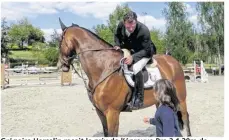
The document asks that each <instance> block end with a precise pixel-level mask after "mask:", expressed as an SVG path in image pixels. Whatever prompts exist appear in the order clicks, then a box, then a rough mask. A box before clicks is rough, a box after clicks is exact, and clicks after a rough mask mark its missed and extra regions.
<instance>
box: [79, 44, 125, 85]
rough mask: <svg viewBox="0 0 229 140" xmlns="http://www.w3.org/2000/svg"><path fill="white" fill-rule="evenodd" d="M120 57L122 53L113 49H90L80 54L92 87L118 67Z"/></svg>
mask: <svg viewBox="0 0 229 140" xmlns="http://www.w3.org/2000/svg"><path fill="white" fill-rule="evenodd" d="M91 49H92V48H91ZM120 59H121V54H120V53H119V52H116V51H112V50H101V51H89V52H85V53H83V54H81V55H80V61H81V65H82V67H83V69H84V71H85V73H86V75H87V77H88V79H89V83H90V84H92V85H91V86H92V87H93V86H95V85H96V84H97V82H98V81H100V80H101V78H103V77H106V76H107V75H108V74H109V73H111V72H112V71H114V70H115V69H117V68H118V67H119V61H120Z"/></svg>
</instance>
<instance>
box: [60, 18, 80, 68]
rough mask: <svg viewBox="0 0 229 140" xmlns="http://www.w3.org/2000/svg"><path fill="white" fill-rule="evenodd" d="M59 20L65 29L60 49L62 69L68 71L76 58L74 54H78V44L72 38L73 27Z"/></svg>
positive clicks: (63, 29)
mask: <svg viewBox="0 0 229 140" xmlns="http://www.w3.org/2000/svg"><path fill="white" fill-rule="evenodd" d="M59 21H60V26H61V29H62V31H63V32H62V35H61V38H60V42H59V49H60V56H59V62H60V67H61V68H62V71H64V72H68V71H69V69H70V65H71V63H72V60H73V59H74V56H75V54H76V52H75V47H77V46H76V44H74V42H73V39H72V31H71V30H72V27H66V26H65V25H64V23H63V22H62V21H61V19H60V18H59Z"/></svg>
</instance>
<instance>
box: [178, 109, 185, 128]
mask: <svg viewBox="0 0 229 140" xmlns="http://www.w3.org/2000/svg"><path fill="white" fill-rule="evenodd" d="M177 118H178V123H179V128H180V130H183V129H184V122H183V120H182V114H181V111H177Z"/></svg>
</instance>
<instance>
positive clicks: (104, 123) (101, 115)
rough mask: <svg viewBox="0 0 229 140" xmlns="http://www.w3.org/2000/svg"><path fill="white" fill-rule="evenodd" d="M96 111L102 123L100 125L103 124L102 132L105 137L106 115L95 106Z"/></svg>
mask: <svg viewBox="0 0 229 140" xmlns="http://www.w3.org/2000/svg"><path fill="white" fill-rule="evenodd" d="M96 113H97V114H98V116H99V118H100V120H101V123H102V126H103V134H104V136H105V137H107V136H108V129H107V119H106V116H105V115H104V114H103V113H102V112H101V111H100V110H98V109H97V108H96Z"/></svg>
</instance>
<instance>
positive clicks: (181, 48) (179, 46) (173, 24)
mask: <svg viewBox="0 0 229 140" xmlns="http://www.w3.org/2000/svg"><path fill="white" fill-rule="evenodd" d="M167 5H168V7H167V8H165V9H164V10H163V14H164V16H165V18H166V28H167V29H166V49H169V50H171V52H172V55H173V56H174V57H175V58H176V59H178V60H179V61H181V62H182V63H183V64H186V63H187V62H188V61H189V57H190V55H191V54H192V49H190V47H191V46H190V45H191V44H190V42H192V37H191V36H192V35H193V30H192V24H191V22H190V21H189V20H188V18H187V16H188V14H187V12H186V6H185V5H184V3H181V2H170V3H167Z"/></svg>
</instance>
